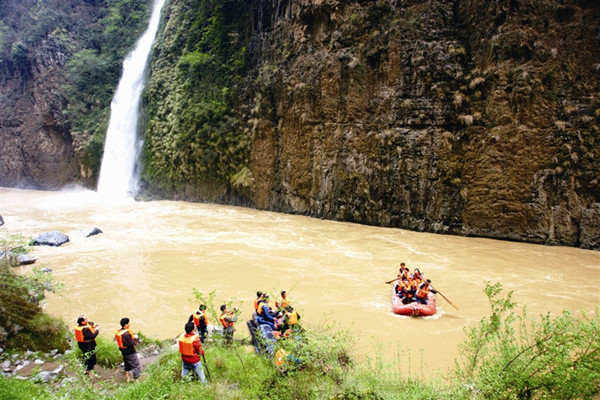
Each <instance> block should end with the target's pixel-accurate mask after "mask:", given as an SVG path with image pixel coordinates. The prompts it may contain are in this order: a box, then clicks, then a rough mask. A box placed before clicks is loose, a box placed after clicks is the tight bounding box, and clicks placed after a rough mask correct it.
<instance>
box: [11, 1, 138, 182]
mask: <svg viewBox="0 0 600 400" xmlns="http://www.w3.org/2000/svg"><path fill="white" fill-rule="evenodd" d="M148 4H149V0H113V1H107V0H85V1H80V0H47V1H35V0H5V1H1V2H0V186H21V187H33V188H43V189H58V188H61V187H63V186H65V185H67V184H70V183H81V184H86V185H89V186H94V185H95V181H96V178H97V173H98V168H99V163H100V159H101V155H102V145H103V143H104V131H105V130H106V123H107V119H108V112H109V105H110V101H111V97H112V93H113V92H114V89H115V86H116V84H117V81H118V79H119V76H120V72H121V63H122V60H123V57H124V55H125V54H126V52H127V51H128V49H129V48H130V47H131V46H132V45H133V43H134V41H135V40H136V38H137V36H138V35H139V32H140V30H141V29H143V28H144V26H145V22H146V14H147V8H148V7H147V6H148Z"/></svg>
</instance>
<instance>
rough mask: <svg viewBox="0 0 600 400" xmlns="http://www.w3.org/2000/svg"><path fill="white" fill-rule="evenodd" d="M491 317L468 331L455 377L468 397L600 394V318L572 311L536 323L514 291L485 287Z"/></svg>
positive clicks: (548, 316)
mask: <svg viewBox="0 0 600 400" xmlns="http://www.w3.org/2000/svg"><path fill="white" fill-rule="evenodd" d="M485 293H486V295H487V296H488V299H489V301H490V306H491V315H490V316H489V317H485V318H483V319H482V320H481V321H480V323H479V325H478V326H476V327H474V328H471V329H470V330H469V331H468V332H467V339H466V341H465V342H464V344H463V345H462V346H461V353H460V354H461V357H460V359H459V360H458V361H457V366H456V377H457V378H458V379H459V381H460V382H462V383H463V385H464V386H463V388H465V392H464V393H463V395H464V396H466V397H471V398H481V399H519V400H521V399H565V400H566V399H593V398H595V396H597V395H598V394H599V393H600V315H599V314H598V311H596V312H595V313H594V314H592V315H583V317H582V318H580V319H576V318H574V317H573V316H572V315H571V314H570V313H569V312H567V311H564V312H563V313H562V314H559V315H555V316H552V315H551V314H546V315H542V316H541V317H540V318H538V319H535V320H532V319H530V318H528V316H527V313H526V311H525V310H523V311H522V312H521V313H520V314H517V313H516V312H515V311H514V309H515V303H514V302H513V300H512V292H510V293H508V294H506V295H504V296H503V295H502V285H501V284H499V283H497V284H494V285H491V284H488V285H487V286H486V288H485Z"/></svg>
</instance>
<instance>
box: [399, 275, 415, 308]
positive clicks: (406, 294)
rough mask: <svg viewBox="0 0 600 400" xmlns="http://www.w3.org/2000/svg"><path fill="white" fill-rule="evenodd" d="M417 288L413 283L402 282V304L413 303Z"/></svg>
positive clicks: (408, 281)
mask: <svg viewBox="0 0 600 400" xmlns="http://www.w3.org/2000/svg"><path fill="white" fill-rule="evenodd" d="M416 292H417V287H416V283H415V281H411V280H406V281H403V285H402V289H401V297H402V304H408V303H412V302H413V301H415V294H416Z"/></svg>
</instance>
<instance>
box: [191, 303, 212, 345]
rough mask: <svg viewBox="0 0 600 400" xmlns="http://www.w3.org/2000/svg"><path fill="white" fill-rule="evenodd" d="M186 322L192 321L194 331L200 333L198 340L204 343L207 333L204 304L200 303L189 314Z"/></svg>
mask: <svg viewBox="0 0 600 400" xmlns="http://www.w3.org/2000/svg"><path fill="white" fill-rule="evenodd" d="M188 322H193V323H194V326H195V327H196V331H197V332H198V334H199V335H200V341H201V342H202V343H204V341H205V340H206V335H207V334H208V317H207V316H206V306H205V305H204V304H200V306H199V307H198V310H196V312H194V313H193V314H192V315H190V318H189V319H188Z"/></svg>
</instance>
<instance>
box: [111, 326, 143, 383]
mask: <svg viewBox="0 0 600 400" xmlns="http://www.w3.org/2000/svg"><path fill="white" fill-rule="evenodd" d="M120 324H121V329H119V330H118V331H117V333H116V334H115V340H116V342H117V344H118V345H119V350H120V351H121V354H122V355H123V369H124V370H125V376H126V377H127V382H131V378H132V376H133V379H137V378H138V377H139V376H140V372H141V367H140V360H139V359H138V355H137V351H136V350H135V345H136V344H137V343H138V338H137V336H136V335H135V334H134V333H133V331H132V330H131V329H130V328H129V318H121V321H120Z"/></svg>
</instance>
